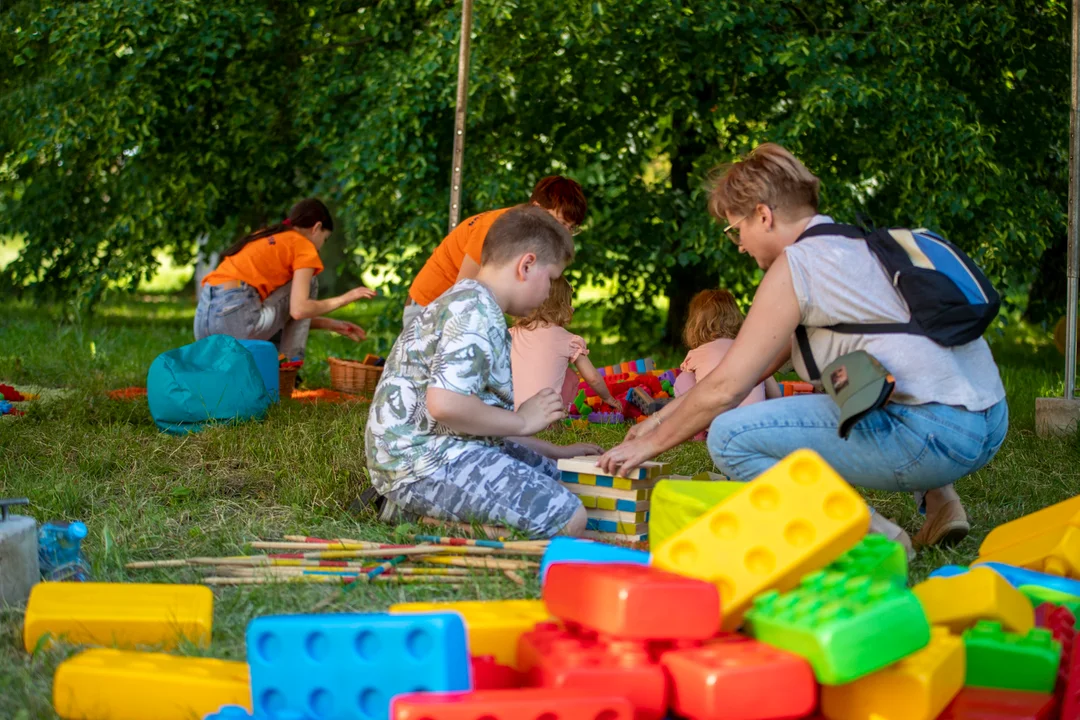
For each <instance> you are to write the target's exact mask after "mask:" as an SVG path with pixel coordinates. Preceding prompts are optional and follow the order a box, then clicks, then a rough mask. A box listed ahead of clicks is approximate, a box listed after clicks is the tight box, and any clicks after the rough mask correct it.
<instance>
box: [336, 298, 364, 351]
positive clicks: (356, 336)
mask: <svg viewBox="0 0 1080 720" xmlns="http://www.w3.org/2000/svg"><path fill="white" fill-rule="evenodd" d="M365 289H366V288H365ZM330 329H331V330H333V331H334V332H336V333H337V334H338V335H341V336H343V337H347V338H349V339H350V340H352V341H353V342H360V341H361V340H367V333H366V332H365V331H364V328H362V327H360V326H359V325H357V324H356V323H351V322H349V321H348V320H335V321H334V326H333V327H332V328H330Z"/></svg>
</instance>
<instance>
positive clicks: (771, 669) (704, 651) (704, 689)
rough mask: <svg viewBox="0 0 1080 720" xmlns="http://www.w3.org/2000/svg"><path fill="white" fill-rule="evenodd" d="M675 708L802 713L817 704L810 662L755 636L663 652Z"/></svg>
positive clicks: (743, 719)
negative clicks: (767, 643)
mask: <svg viewBox="0 0 1080 720" xmlns="http://www.w3.org/2000/svg"><path fill="white" fill-rule="evenodd" d="M660 662H661V664H662V665H663V666H664V668H665V669H666V670H667V671H668V676H669V677H670V678H671V683H672V701H671V702H672V708H673V709H674V710H675V712H677V713H679V714H680V715H684V716H686V717H691V718H694V720H782V719H783V720H786V719H788V718H803V717H806V716H807V715H809V714H810V713H811V712H813V711H814V707H815V706H816V705H817V681H816V680H815V679H814V671H813V669H812V668H811V667H810V663H808V662H806V660H804V659H803V658H801V657H799V656H798V655H794V654H792V653H789V652H786V651H784V650H780V649H778V648H774V647H771V646H769V645H766V644H765V643H760V642H758V641H756V640H749V639H748V640H746V641H745V642H724V641H721V642H712V643H709V644H707V645H704V646H702V647H698V648H693V649H690V650H675V651H672V652H667V653H664V654H663V655H662V656H661V658H660Z"/></svg>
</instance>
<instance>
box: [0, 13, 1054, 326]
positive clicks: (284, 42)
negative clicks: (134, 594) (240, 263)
mask: <svg viewBox="0 0 1080 720" xmlns="http://www.w3.org/2000/svg"><path fill="white" fill-rule="evenodd" d="M4 7H5V9H3V10H0V13H2V14H0V67H3V68H5V71H4V72H3V74H2V75H0V112H2V113H3V116H4V118H5V121H4V123H3V124H2V125H0V206H2V207H3V208H4V209H5V211H4V212H3V213H2V214H0V234H24V235H25V236H26V237H27V238H28V239H29V241H28V243H27V245H26V248H25V250H24V251H23V252H22V255H21V256H20V258H19V260H18V261H17V262H16V263H14V264H13V265H11V266H10V267H9V268H8V269H7V271H6V278H5V279H6V281H7V282H8V283H9V284H11V285H13V286H15V287H16V288H26V287H29V286H34V287H39V288H43V289H48V290H51V291H54V292H56V293H61V294H71V293H74V292H80V293H84V294H89V296H91V297H92V296H93V294H94V293H95V292H97V291H99V290H100V288H101V287H103V285H104V283H105V282H106V281H124V280H129V279H132V278H135V277H137V276H139V275H140V274H144V273H146V272H148V271H149V270H152V269H153V267H154V260H153V253H154V251H155V250H158V249H165V250H168V251H170V252H172V253H173V254H174V255H176V256H178V257H179V258H180V259H181V260H183V259H186V257H187V255H188V254H189V253H190V252H191V248H192V240H193V238H194V237H195V236H196V235H197V234H198V233H201V232H210V233H211V237H212V243H213V244H214V245H216V246H223V245H225V244H227V243H228V242H229V241H230V240H232V239H233V238H234V237H235V236H236V235H237V234H239V233H242V232H244V231H245V230H246V229H248V228H250V227H253V226H255V225H258V224H259V223H261V222H264V221H266V220H267V219H275V218H276V216H277V215H279V214H280V213H282V212H284V211H285V209H287V207H288V206H289V204H290V203H291V202H292V201H294V200H295V199H297V198H299V197H301V196H304V195H309V194H318V195H321V196H323V197H325V198H327V199H328V200H330V201H331V203H332V204H333V205H334V206H335V208H336V210H337V212H338V214H339V215H341V216H342V218H343V219H344V220H345V222H344V223H342V224H343V225H344V226H345V228H346V232H345V234H344V235H345V237H346V239H347V242H348V243H349V246H350V249H351V250H353V251H355V253H356V254H355V255H354V254H350V258H352V262H353V263H354V268H353V269H354V270H355V266H356V265H357V264H360V263H368V264H382V265H386V266H388V267H389V268H391V269H392V270H393V271H394V273H395V274H396V276H397V278H398V279H400V282H399V283H397V284H393V283H391V287H392V288H394V289H395V292H396V293H397V294H398V296H399V297H400V296H403V286H404V284H406V283H407V282H408V281H409V280H411V277H412V274H413V272H414V271H415V269H416V268H417V267H418V266H419V264H420V263H422V262H423V260H424V259H425V258H426V252H427V250H429V249H430V248H431V247H433V246H434V244H435V243H437V242H438V241H439V240H440V239H441V237H442V235H443V234H444V233H445V231H446V215H447V204H448V197H449V187H448V182H449V177H450V154H451V148H452V139H453V138H452V127H453V108H454V95H455V79H456V71H457V43H458V34H459V28H460V15H459V4H458V3H457V2H456V0H325V1H324V2H321V3H311V4H307V5H302V4H295V3H289V2H283V1H280V0H278V1H275V0H233V1H232V2H229V3H224V2H219V1H218V0H199V1H195V0H174V1H173V2H170V3H159V2H153V1H152V0H83V1H81V2H64V3H60V2H55V1H51V0H21V1H18V2H15V3H14V4H10V3H9V4H7V5H6V6H4ZM474 12H475V14H474V35H473V39H472V41H473V54H472V72H471V87H470V100H469V125H468V130H467V134H466V159H465V167H464V174H465V185H464V190H465V197H464V211H465V213H466V214H468V213H472V212H478V211H480V210H483V209H487V208H491V207H495V206H501V205H506V204H511V203H515V202H520V201H522V200H524V199H525V198H526V197H527V196H528V192H529V190H530V189H531V186H532V184H533V183H534V182H535V181H536V180H537V179H538V178H539V177H541V176H542V175H545V174H550V173H553V172H560V173H565V174H569V175H571V176H573V177H575V178H577V179H579V180H580V181H581V182H582V183H583V185H584V186H585V188H586V192H587V194H588V196H589V200H590V206H591V207H590V217H589V220H588V223H587V228H588V229H587V232H586V233H585V234H583V235H582V236H581V237H580V238H579V241H580V242H579V248H580V250H579V256H578V257H579V259H578V261H577V262H576V263H575V266H574V269H573V272H574V273H575V274H577V275H580V276H594V277H601V278H613V277H614V278H617V279H618V280H619V285H620V288H621V289H620V292H619V294H618V295H617V297H616V298H615V299H614V300H613V301H611V302H612V312H611V313H610V314H609V317H610V319H611V321H612V323H613V324H616V325H620V326H621V327H622V328H623V329H624V330H627V331H640V330H641V329H643V328H648V327H650V326H654V325H655V322H656V314H655V312H654V308H653V301H652V299H653V298H654V297H655V296H657V295H661V294H663V295H666V296H668V297H669V299H670V302H671V309H672V312H671V313H670V319H669V326H668V328H667V330H668V335H669V338H675V337H677V334H678V333H677V331H678V326H679V324H680V323H681V314H682V313H683V312H684V311H685V306H686V303H687V301H688V299H689V297H690V295H691V294H692V293H693V292H694V291H695V290H697V289H699V288H702V287H707V286H712V285H715V284H716V283H718V282H719V283H721V284H723V285H724V286H727V287H729V288H732V289H734V290H735V291H737V293H740V294H742V295H744V296H746V295H748V294H749V293H750V292H752V288H753V285H754V284H755V281H756V277H757V275H756V271H755V270H754V269H753V268H752V263H749V262H747V260H746V259H745V258H739V256H738V255H737V253H736V250H735V248H734V247H733V246H731V245H730V244H727V243H725V242H724V241H723V239H722V235H721V234H720V232H719V228H718V227H717V225H716V224H715V222H713V221H712V220H711V219H710V218H709V217H708V215H707V213H706V212H705V202H704V196H705V192H704V190H703V183H704V181H705V179H706V177H707V175H708V171H709V169H710V168H712V167H714V166H715V165H717V164H718V163H722V162H726V161H730V160H731V159H733V158H734V157H736V156H738V155H739V154H741V153H744V152H746V151H747V150H749V149H751V148H752V147H753V146H754V145H756V144H758V143H760V142H763V141H766V140H772V141H776V142H780V143H781V144H784V145H786V146H787V147H789V148H790V149H791V150H792V151H794V152H795V153H796V154H797V155H798V156H799V157H801V158H802V159H803V160H804V162H806V164H807V165H808V166H809V167H810V168H811V170H812V171H814V172H815V173H817V174H818V175H819V176H821V178H822V180H823V184H824V193H823V206H824V207H823V209H824V210H825V211H827V212H830V213H831V214H833V215H835V216H837V217H838V218H844V219H853V218H854V215H855V213H856V212H859V211H861V212H864V213H866V214H867V215H869V216H870V217H871V218H873V220H874V221H875V222H877V223H879V224H886V223H889V224H904V225H928V226H931V227H935V228H938V229H940V230H942V231H943V232H944V233H945V234H946V235H947V236H948V237H950V238H951V239H953V240H955V241H956V242H958V243H959V244H960V245H962V246H963V247H965V248H966V249H967V250H969V251H970V252H972V253H973V254H974V255H975V256H976V257H977V258H978V259H979V260H980V261H981V262H982V264H983V265H984V267H985V268H986V270H987V271H988V273H989V274H990V275H991V277H992V278H993V279H994V280H995V281H996V282H997V283H998V285H999V287H1000V288H1001V289H1002V290H1003V292H1004V294H1005V295H1006V297H1007V299H1008V301H1009V302H1010V303H1011V304H1013V305H1014V306H1018V307H1023V306H1024V305H1025V303H1026V299H1027V295H1028V291H1029V289H1030V287H1031V283H1032V282H1033V280H1035V279H1036V277H1037V275H1038V268H1039V261H1040V258H1041V257H1042V256H1043V253H1044V251H1045V250H1046V249H1047V248H1048V247H1053V246H1054V245H1055V243H1060V241H1061V239H1062V238H1063V237H1064V234H1065V225H1066V217H1065V205H1066V204H1065V197H1066V194H1067V184H1068V170H1067V159H1068V158H1067V144H1068V100H1069V39H1070V33H1069V21H1068V10H1067V6H1066V4H1065V3H1064V2H1063V0H1040V1H1038V2H1034V1H1029V2H1021V1H1019V0H1004V1H1003V2H990V1H989V0H975V1H973V2H968V3H954V2H947V1H946V0H912V1H910V2H886V1H885V0H862V1H846V2H844V1H841V0H821V1H820V2H817V3H805V2H799V1H798V0H776V1H775V2H767V3H748V2H745V1H744V0H710V1H709V2H697V1H684V2H671V1H670V0H625V1H624V2H620V3H612V2H605V1H602V0H590V1H588V2H586V1H585V0H560V1H559V2H553V1H551V0H532V1H531V2H528V3H526V2H521V0H479V1H478V2H477V4H476V7H475V11H474ZM1059 267H1060V266H1059ZM1059 272H1060V270H1059ZM391 279H393V274H392V276H391ZM387 322H392V320H390V319H388V320H387Z"/></svg>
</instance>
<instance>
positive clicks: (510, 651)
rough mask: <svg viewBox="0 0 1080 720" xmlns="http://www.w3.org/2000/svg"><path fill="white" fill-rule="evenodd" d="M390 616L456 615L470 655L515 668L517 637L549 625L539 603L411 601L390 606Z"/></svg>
mask: <svg viewBox="0 0 1080 720" xmlns="http://www.w3.org/2000/svg"><path fill="white" fill-rule="evenodd" d="M390 612H391V613H399V614H405V613H425V612H458V613H461V616H462V617H463V618H464V619H465V630H466V631H467V632H468V633H469V653H470V654H471V655H494V656H495V662H497V663H499V664H500V665H506V666H507V667H517V645H518V638H519V637H521V635H522V634H523V633H527V632H529V631H530V630H532V629H533V628H534V627H536V624H537V623H542V622H549V621H551V620H552V617H551V614H550V613H548V611H547V608H545V607H544V601H543V600H469V601H464V602H411V603H398V604H397V605H391V606H390Z"/></svg>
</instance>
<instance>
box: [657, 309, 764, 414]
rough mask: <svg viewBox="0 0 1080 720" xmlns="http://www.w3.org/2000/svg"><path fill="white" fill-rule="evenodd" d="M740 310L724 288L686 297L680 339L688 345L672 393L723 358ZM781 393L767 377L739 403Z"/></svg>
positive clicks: (739, 322)
mask: <svg viewBox="0 0 1080 720" xmlns="http://www.w3.org/2000/svg"><path fill="white" fill-rule="evenodd" d="M742 323H743V314H742V311H740V310H739V306H738V304H737V303H736V302H735V297H734V296H733V295H732V294H731V293H730V292H728V291H727V290H702V291H701V292H699V293H698V294H697V295H695V296H694V297H693V299H692V300H690V310H689V313H688V315H687V319H686V327H684V328H683V341H684V342H685V343H686V346H687V347H688V348H690V352H688V353H687V354H686V359H685V360H683V361H682V365H681V366H680V369H681V370H682V373H681V374H680V375H679V377H677V378H675V397H678V396H680V395H685V394H686V393H688V392H690V388H692V387H694V386H695V385H697V384H698V383H699V382H701V380H703V379H704V378H705V376H706V375H708V374H709V373H711V372H712V371H713V370H714V369H715V368H716V367H717V366H718V365H719V364H720V361H721V360H723V359H724V355H726V354H727V351H728V349H729V348H731V346H732V344H734V342H735V336H736V335H738V334H739V328H740V327H742ZM782 395H783V391H781V390H780V385H779V383H777V382H776V380H774V379H773V378H771V377H770V378H768V379H767V380H766V381H765V382H763V383H758V385H757V386H756V387H755V388H754V389H753V390H751V391H750V394H749V395H747V396H746V399H745V400H743V401H742V404H741V405H740V407H743V406H746V405H752V404H753V403H756V402H761V401H762V400H765V399H766V398H778V397H781V396H782Z"/></svg>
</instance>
